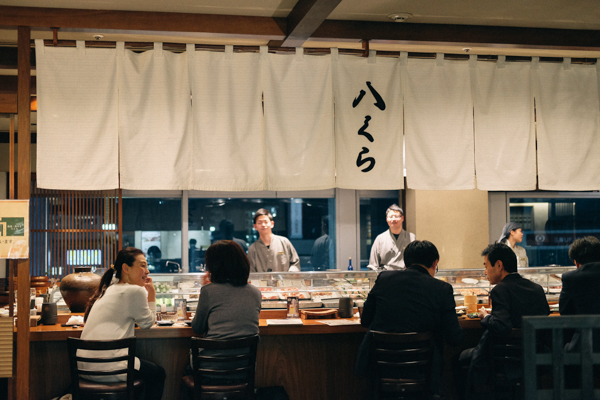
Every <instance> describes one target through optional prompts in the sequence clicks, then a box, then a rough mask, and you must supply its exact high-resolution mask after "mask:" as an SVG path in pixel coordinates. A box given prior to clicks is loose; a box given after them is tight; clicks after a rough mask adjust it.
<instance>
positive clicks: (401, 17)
mask: <svg viewBox="0 0 600 400" xmlns="http://www.w3.org/2000/svg"><path fill="white" fill-rule="evenodd" d="M412 16H413V15H412V14H410V13H393V14H390V15H388V18H389V19H391V20H392V21H394V22H404V21H406V20H407V19H409V18H410V17H412Z"/></svg>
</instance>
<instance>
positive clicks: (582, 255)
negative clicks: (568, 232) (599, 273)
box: [569, 236, 600, 264]
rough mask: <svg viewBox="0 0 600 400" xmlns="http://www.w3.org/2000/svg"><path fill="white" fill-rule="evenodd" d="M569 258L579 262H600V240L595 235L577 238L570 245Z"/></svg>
mask: <svg viewBox="0 0 600 400" xmlns="http://www.w3.org/2000/svg"><path fill="white" fill-rule="evenodd" d="M569 258H570V259H571V261H573V262H575V261H577V263H578V264H587V263H591V262H600V240H598V238H596V237H594V236H586V237H583V238H580V239H576V240H575V241H574V242H573V243H572V244H571V247H569Z"/></svg>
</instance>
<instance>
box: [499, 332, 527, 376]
mask: <svg viewBox="0 0 600 400" xmlns="http://www.w3.org/2000/svg"><path fill="white" fill-rule="evenodd" d="M522 337H523V335H522V333H521V330H520V329H513V330H511V331H510V332H509V334H508V335H506V336H502V337H494V338H493V339H492V360H493V371H494V375H495V377H496V379H503V380H511V379H515V378H522V377H523V346H522V344H521V341H522Z"/></svg>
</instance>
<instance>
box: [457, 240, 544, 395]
mask: <svg viewBox="0 0 600 400" xmlns="http://www.w3.org/2000/svg"><path fill="white" fill-rule="evenodd" d="M481 255H482V256H483V265H484V267H485V275H486V276H487V278H488V280H489V281H490V284H492V285H496V286H495V287H494V288H493V289H492V291H491V292H490V303H491V306H492V311H491V314H488V312H487V311H486V310H485V308H483V307H482V308H481V309H480V310H479V317H480V318H481V325H482V326H483V328H484V332H483V335H482V336H481V339H480V340H479V343H478V344H477V346H475V347H474V348H471V349H467V350H464V351H463V352H462V353H461V354H460V358H459V362H460V364H461V365H469V371H468V378H467V388H466V395H467V396H468V394H469V393H470V392H471V389H472V388H473V387H474V386H475V385H477V386H479V387H484V386H485V385H487V384H488V383H489V379H490V378H491V377H490V376H489V375H490V374H489V371H490V369H491V362H492V360H491V359H490V358H491V357H490V349H491V347H492V344H493V341H494V338H495V337H502V336H507V335H508V334H509V333H510V332H511V330H512V329H513V328H520V327H521V319H522V317H523V316H524V315H543V316H547V315H548V314H550V307H549V305H548V301H547V300H546V294H545V293H544V289H543V288H542V287H541V286H540V285H538V284H537V283H534V282H532V281H530V280H529V279H525V278H523V277H522V276H521V275H519V274H518V273H517V256H516V255H515V253H514V252H513V250H512V249H511V248H510V247H508V246H507V245H505V244H502V243H494V244H491V245H489V246H488V247H486V248H485V249H484V250H483V252H482V253H481ZM506 373H507V376H508V377H509V378H517V377H518V376H519V374H522V371H517V370H513V371H506ZM463 381H464V380H463V379H457V380H456V382H457V383H459V382H463ZM459 389H462V390H460V391H461V394H462V396H463V397H464V396H465V390H464V389H465V388H459Z"/></svg>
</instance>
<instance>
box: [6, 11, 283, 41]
mask: <svg viewBox="0 0 600 400" xmlns="http://www.w3.org/2000/svg"><path fill="white" fill-rule="evenodd" d="M0 26H7V27H17V26H30V27H42V28H51V27H57V28H71V29H98V30H102V29H112V30H122V31H157V32H199V33H210V34H215V33H216V34H223V35H235V36H240V37H244V36H248V37H257V36H261V37H264V38H265V39H267V40H282V39H283V38H285V36H286V35H285V32H286V27H285V19H284V18H271V17H247V16H240V15H212V14H186V13H170V12H148V11H110V10H78V9H70V8H40V7H10V6H0ZM124 33H125V32H124Z"/></svg>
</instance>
